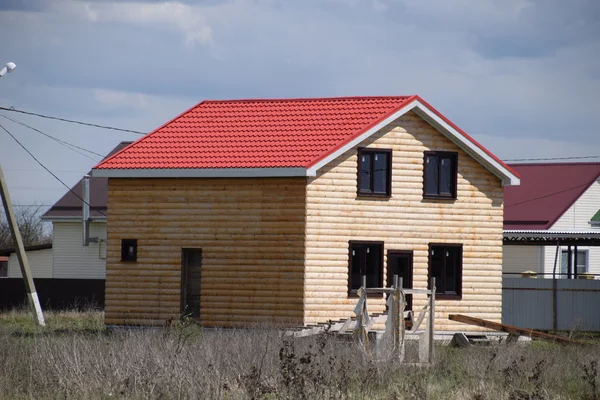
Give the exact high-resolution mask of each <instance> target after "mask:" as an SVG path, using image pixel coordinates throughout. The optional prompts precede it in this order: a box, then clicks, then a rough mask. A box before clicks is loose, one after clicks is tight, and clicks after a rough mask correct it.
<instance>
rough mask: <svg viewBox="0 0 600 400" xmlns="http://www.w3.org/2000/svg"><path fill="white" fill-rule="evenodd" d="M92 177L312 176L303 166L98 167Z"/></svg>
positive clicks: (93, 171)
mask: <svg viewBox="0 0 600 400" xmlns="http://www.w3.org/2000/svg"><path fill="white" fill-rule="evenodd" d="M92 176H93V177H103V178H284V177H305V176H314V175H311V174H310V171H308V170H307V169H306V168H304V167H290V168H178V169H166V168H161V169H159V168H139V169H138V168H135V169H134V168H120V169H117V168H115V169H113V168H111V169H108V168H98V169H93V170H92Z"/></svg>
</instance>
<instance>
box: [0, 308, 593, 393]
mask: <svg viewBox="0 0 600 400" xmlns="http://www.w3.org/2000/svg"><path fill="white" fill-rule="evenodd" d="M17 314H18V313H17ZM17 316H18V315H13V316H12V317H10V318H8V317H5V316H2V317H0V321H6V320H7V318H8V319H9V320H12V321H15V320H17V319H18V318H17ZM63 317H64V318H63ZM11 318H12V319H11ZM54 318H56V321H57V323H58V321H63V323H64V321H69V319H70V318H76V319H77V317H76V314H71V315H70V317H67V316H66V315H65V316H61V315H59V314H56V315H54ZM78 318H79V319H84V320H85V319H86V318H87V322H80V325H79V326H88V327H89V326H91V327H95V326H96V322H94V321H96V320H97V319H98V318H99V316H98V313H90V314H88V315H87V316H86V315H79V317H78ZM50 320H51V319H50V317H48V321H50ZM0 326H3V329H0V360H1V361H0V398H10V399H19V398H31V399H44V398H48V399H55V398H68V399H72V398H75V399H108V398H132V399H146V398H151V399H154V398H156V399H163V398H166V399H171V398H173V399H174V398H177V399H188V398H189V399H294V400H300V399H346V398H349V399H477V400H483V399H507V400H508V399H510V400H517V399H598V398H599V397H600V390H599V387H598V385H599V384H600V380H599V378H598V375H599V373H598V361H599V360H600V351H598V349H597V348H590V347H587V348H582V347H559V346H554V345H539V344H534V345H528V346H508V345H502V344H500V345H495V346H490V347H478V348H469V349H454V348H449V347H440V348H438V349H437V356H436V363H435V364H434V365H433V366H431V367H428V368H425V367H411V366H407V365H399V364H397V363H394V362H389V363H373V362H372V361H370V360H369V358H368V357H367V356H366V355H365V354H363V353H362V352H361V351H360V350H359V349H358V348H357V347H355V345H354V344H353V343H352V342H350V341H346V340H340V339H339V338H335V337H333V336H328V335H323V336H320V337H313V338H305V339H301V340H294V341H291V340H286V339H284V338H281V337H280V336H279V335H278V333H277V332H276V331H275V330H269V329H255V330H219V331H212V330H211V331H203V330H202V329H200V328H198V327H196V326H194V325H191V324H188V323H182V324H180V325H179V326H177V327H174V328H169V329H145V330H142V329H131V330H121V331H116V332H112V333H110V332H106V331H104V330H101V329H79V330H78V331H74V332H72V333H69V334H43V333H44V332H46V331H44V332H41V331H36V332H34V333H33V334H30V335H29V334H28V335H22V334H21V331H19V330H18V329H16V330H15V329H13V328H14V327H15V326H18V324H16V323H13V324H12V325H10V324H6V323H2V324H0ZM65 326H67V329H68V328H69V327H71V326H73V323H72V322H67V323H65ZM11 327H12V328H11ZM63 328H64V327H63ZM63 328H59V329H55V330H54V331H55V332H56V331H58V332H62V330H63ZM49 331H51V330H49Z"/></svg>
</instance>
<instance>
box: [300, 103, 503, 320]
mask: <svg viewBox="0 0 600 400" xmlns="http://www.w3.org/2000/svg"><path fill="white" fill-rule="evenodd" d="M358 147H368V148H382V149H392V151H393V156H392V195H391V197H390V198H368V197H363V196H357V193H356V182H357V181H356V180H357V165H358V163H357V149H358ZM425 151H452V152H458V177H457V198H456V199H435V200H433V199H425V198H424V197H423V155H424V152H425ZM306 208H307V210H306V213H307V214H306V261H305V263H306V266H305V269H306V272H305V294H304V296H305V300H304V301H305V312H304V323H305V324H311V323H318V322H325V321H327V320H329V319H334V320H335V319H342V318H347V317H348V316H350V315H352V309H353V307H354V305H355V302H356V299H355V298H352V297H351V296H348V292H347V287H348V242H349V241H352V240H365V241H384V242H385V245H384V255H385V258H386V259H385V262H384V268H386V272H384V276H386V275H387V252H388V250H412V251H413V252H414V253H413V254H414V255H413V263H414V270H413V287H414V288H426V287H427V276H428V246H429V243H461V244H462V245H463V262H462V265H463V275H462V299H461V300H442V299H439V300H438V301H437V303H436V317H437V318H436V329H438V330H478V329H481V328H478V327H475V326H468V325H464V324H458V323H456V322H453V321H449V320H448V315H449V314H467V315H470V316H473V317H477V318H484V319H489V320H492V321H496V322H500V321H501V311H502V310H501V301H502V299H501V291H502V220H503V189H502V185H501V182H500V180H499V179H498V178H497V177H495V176H494V175H493V174H492V173H490V172H489V171H488V170H486V169H485V168H484V167H483V166H482V165H481V164H479V163H478V162H477V161H476V160H474V159H473V158H471V157H470V156H469V155H467V154H466V153H465V152H463V151H462V150H460V149H459V148H458V147H457V146H456V145H455V144H453V143H452V142H451V141H450V140H448V139H446V138H445V137H444V136H442V135H441V134H440V133H439V132H437V131H436V130H435V129H434V128H432V127H431V126H430V125H428V124H427V123H426V122H425V121H423V120H422V119H421V118H420V117H419V116H418V115H416V114H415V113H413V112H410V113H407V114H406V115H404V116H403V117H401V118H399V119H398V120H397V121H395V122H394V123H392V124H390V125H388V126H387V127H385V128H383V129H382V130H381V131H380V132H378V133H377V134H375V135H374V136H372V137H371V138H370V139H368V140H367V141H366V142H363V143H361V144H360V146H357V147H356V148H353V149H352V150H349V151H348V152H346V153H345V154H343V155H342V156H340V157H339V158H337V159H336V160H334V161H333V162H331V163H329V164H328V165H326V166H325V167H323V168H322V169H321V170H319V171H318V173H317V176H316V177H314V178H310V179H309V181H308V185H307V201H306ZM387 286H389V285H387ZM414 297H415V298H414V300H413V302H414V303H413V304H414V309H415V310H420V308H421V307H423V306H424V305H425V298H424V296H417V295H415V296H414ZM383 310H384V300H383V299H372V300H371V301H370V305H369V311H370V312H382V311H383Z"/></svg>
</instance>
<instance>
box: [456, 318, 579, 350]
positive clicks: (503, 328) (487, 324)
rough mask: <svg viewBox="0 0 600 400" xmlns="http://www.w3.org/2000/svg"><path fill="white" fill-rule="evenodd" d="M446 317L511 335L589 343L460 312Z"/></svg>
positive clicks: (553, 340)
mask: <svg viewBox="0 0 600 400" xmlns="http://www.w3.org/2000/svg"><path fill="white" fill-rule="evenodd" d="M448 319H449V320H451V321H456V322H461V323H463V324H470V325H475V326H480V327H482V328H487V329H492V330H495V331H500V332H506V333H510V334H513V335H525V336H529V337H532V338H536V339H542V340H546V341H549V342H556V343H560V344H581V345H584V344H589V343H586V342H582V341H580V340H575V339H569V338H565V337H561V336H556V335H551V334H549V333H544V332H540V331H536V330H533V329H525V328H519V327H516V326H512V325H506V324H501V323H498V322H492V321H487V320H485V319H480V318H474V317H469V316H467V315H461V314H450V315H448Z"/></svg>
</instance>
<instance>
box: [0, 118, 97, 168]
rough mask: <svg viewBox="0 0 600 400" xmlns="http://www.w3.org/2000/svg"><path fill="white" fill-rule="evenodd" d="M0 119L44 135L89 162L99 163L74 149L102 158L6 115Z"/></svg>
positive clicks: (93, 152)
mask: <svg viewBox="0 0 600 400" xmlns="http://www.w3.org/2000/svg"><path fill="white" fill-rule="evenodd" d="M0 117H4V118H6V119H8V120H9V121H12V122H14V123H15V124H19V125H21V126H24V127H26V128H29V129H31V130H32V131H34V132H37V133H40V134H42V135H44V136H46V137H48V138H50V139H52V140H54V141H55V142H57V143H59V144H61V145H63V146H65V147H66V148H68V149H69V150H72V151H74V152H76V153H78V154H81V155H82V156H85V157H87V158H89V159H90V160H92V161H99V160H94V159H93V158H92V157H90V156H88V155H87V154H85V153H82V152H80V151H77V150H76V149H79V150H82V151H85V152H88V153H90V154H94V155H97V156H100V157H104V156H103V155H102V154H99V153H96V152H95V151H92V150H88V149H84V148H83V147H79V146H77V145H74V144H72V143H69V142H65V141H64V140H62V139H59V138H57V137H54V136H52V135H49V134H47V133H45V132H42V131H41V130H39V129H37V128H34V127H32V126H30V125H27V124H26V123H24V122H21V121H17V120H16V119H13V118H11V117H8V116H6V115H4V114H0Z"/></svg>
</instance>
